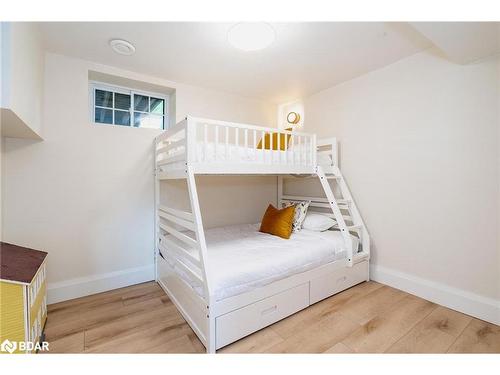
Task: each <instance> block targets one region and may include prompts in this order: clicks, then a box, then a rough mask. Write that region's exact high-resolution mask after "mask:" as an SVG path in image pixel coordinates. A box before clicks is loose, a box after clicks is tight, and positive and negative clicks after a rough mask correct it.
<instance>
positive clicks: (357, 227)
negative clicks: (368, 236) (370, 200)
mask: <svg viewBox="0 0 500 375" xmlns="http://www.w3.org/2000/svg"><path fill="white" fill-rule="evenodd" d="M361 228H363V226H362V225H360V224H358V225H348V226H347V230H358V229H361Z"/></svg>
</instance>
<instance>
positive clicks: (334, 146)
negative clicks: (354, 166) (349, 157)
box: [332, 138, 339, 167]
mask: <svg viewBox="0 0 500 375" xmlns="http://www.w3.org/2000/svg"><path fill="white" fill-rule="evenodd" d="M332 163H333V165H334V166H336V167H338V166H339V150H338V145H337V138H332Z"/></svg>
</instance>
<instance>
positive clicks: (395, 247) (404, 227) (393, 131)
mask: <svg viewBox="0 0 500 375" xmlns="http://www.w3.org/2000/svg"><path fill="white" fill-rule="evenodd" d="M498 64H499V63H498V60H488V61H484V62H482V63H479V64H474V65H467V66H461V65H457V64H453V63H451V62H449V61H447V60H445V59H443V58H441V57H439V56H437V54H435V53H434V51H432V50H431V51H427V52H423V53H419V54H416V55H414V56H411V57H409V58H406V59H404V60H401V61H399V62H397V63H395V64H392V65H390V66H387V67H385V68H383V69H380V70H377V71H374V72H372V73H369V74H366V75H364V76H362V77H359V78H357V79H354V80H351V81H349V82H346V83H344V84H341V85H338V86H335V87H332V88H330V89H328V90H325V91H322V92H320V93H317V94H315V95H313V96H311V97H309V98H307V99H306V100H305V115H306V122H305V131H308V132H317V133H318V135H319V136H336V137H337V138H338V141H339V143H340V151H341V155H340V163H341V169H342V171H343V173H344V175H345V177H346V180H347V183H348V185H349V186H350V188H351V189H352V193H353V196H354V199H355V200H356V202H357V204H358V207H359V209H360V211H361V213H362V215H363V217H364V219H365V221H366V224H367V226H368V230H369V232H370V234H371V236H372V242H373V248H372V251H373V258H372V262H373V264H374V265H375V268H374V269H377V267H378V270H379V271H380V270H386V271H389V272H390V271H391V270H392V271H395V272H396V271H397V272H398V273H402V274H404V275H406V276H408V277H410V278H411V277H415V278H418V279H419V280H423V281H428V282H430V283H435V284H436V285H439V286H442V287H443V288H447V287H449V288H452V289H453V290H454V291H457V293H463V294H464V295H465V294H467V293H470V294H472V295H473V296H474V298H476V297H477V298H478V299H481V298H483V297H484V298H486V299H483V301H487V302H492V301H493V302H494V300H497V302H498V300H500V278H499V275H500V267H499V264H500V262H499V239H498V237H497V236H498V228H499V212H500V210H499V195H498V194H499V176H500V174H499V154H498V152H499V151H498V148H499V133H498V132H499V113H498V112H499V92H498V85H499V82H500V81H499V77H498V75H499V70H498V69H499V65H498ZM498 318H499V319H500V317H498Z"/></svg>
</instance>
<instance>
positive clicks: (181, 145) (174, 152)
mask: <svg viewBox="0 0 500 375" xmlns="http://www.w3.org/2000/svg"><path fill="white" fill-rule="evenodd" d="M187 139H188V138H187V121H186V120H183V121H181V122H180V123H178V124H177V125H176V126H174V127H172V128H171V129H168V130H166V131H164V132H163V133H161V134H160V135H159V136H157V137H156V138H155V167H156V173H157V175H158V176H159V177H160V178H161V177H162V175H163V174H165V173H166V170H169V171H170V172H171V171H172V167H174V169H181V170H182V173H185V169H186V168H185V166H186V164H187V160H188V147H187ZM179 165H181V166H182V168H179V167H178V166H179Z"/></svg>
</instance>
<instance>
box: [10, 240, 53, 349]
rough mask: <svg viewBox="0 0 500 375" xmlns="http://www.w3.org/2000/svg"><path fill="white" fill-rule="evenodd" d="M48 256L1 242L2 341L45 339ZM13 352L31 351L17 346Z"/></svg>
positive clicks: (35, 340)
mask: <svg viewBox="0 0 500 375" xmlns="http://www.w3.org/2000/svg"><path fill="white" fill-rule="evenodd" d="M46 258H47V253H46V252H44V251H39V250H33V249H28V248H25V247H20V246H16V245H12V244H7V243H3V242H0V264H1V269H0V344H1V343H4V341H5V340H9V341H10V342H15V343H19V342H25V343H28V342H31V343H37V342H39V341H40V340H43V329H44V327H45V321H46V320H47V282H46V274H47V272H46ZM5 352H6V351H5V350H4V351H0V353H5ZM14 352H17V353H21V352H23V353H24V352H26V353H29V352H30V350H29V349H26V350H20V345H17V347H16V349H15V351H14Z"/></svg>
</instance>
